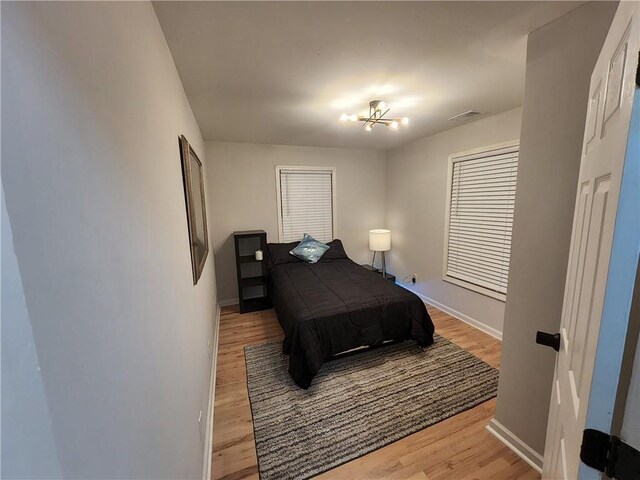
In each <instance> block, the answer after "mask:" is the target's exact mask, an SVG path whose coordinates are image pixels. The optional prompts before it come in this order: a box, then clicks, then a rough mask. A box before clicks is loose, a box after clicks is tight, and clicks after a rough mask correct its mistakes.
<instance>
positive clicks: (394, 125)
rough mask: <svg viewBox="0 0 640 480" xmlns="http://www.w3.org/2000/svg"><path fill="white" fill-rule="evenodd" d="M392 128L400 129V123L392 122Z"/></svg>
mask: <svg viewBox="0 0 640 480" xmlns="http://www.w3.org/2000/svg"><path fill="white" fill-rule="evenodd" d="M391 128H398V122H396V121H395V120H394V121H393V122H391Z"/></svg>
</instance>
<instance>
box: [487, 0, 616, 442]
mask: <svg viewBox="0 0 640 480" xmlns="http://www.w3.org/2000/svg"><path fill="white" fill-rule="evenodd" d="M616 7H617V4H616V3H614V2H597V3H588V4H586V5H583V6H581V7H579V8H577V9H576V10H573V11H572V12H570V13H568V14H567V15H565V16H563V17H561V18H559V19H557V20H555V21H553V22H551V23H549V24H547V25H545V26H544V27H542V28H540V29H538V30H536V31H535V32H533V33H531V34H530V35H529V40H528V47H527V70H526V72H527V73H526V82H525V97H524V104H523V115H522V135H521V141H520V142H521V143H520V162H519V167H518V187H517V190H516V206H515V216H514V230H513V240H512V249H511V267H510V273H509V294H508V296H507V302H506V308H505V322H504V338H503V344H502V345H503V346H502V361H501V368H500V385H499V389H498V402H497V408H496V420H497V421H498V422H500V423H501V424H502V425H503V426H505V427H506V428H507V429H508V430H510V431H511V432H513V433H514V434H515V435H516V436H517V437H519V438H520V439H521V440H522V441H523V442H525V443H526V444H527V445H529V446H530V447H531V448H532V449H533V450H535V451H536V452H538V453H539V454H542V453H543V451H544V443H545V432H546V427H547V417H548V414H549V400H550V399H549V397H550V394H551V384H552V378H553V368H554V364H555V360H556V355H555V352H554V351H553V350H551V349H549V348H545V347H541V346H538V345H536V344H535V333H536V331H537V330H542V331H546V332H551V333H555V332H557V331H558V328H559V324H560V315H561V311H562V300H563V296H564V284H565V275H566V269H567V261H568V255H569V241H570V237H571V224H572V220H573V209H574V203H575V195H576V187H577V179H578V170H579V166H580V156H581V150H582V138H583V132H584V123H585V116H586V108H587V98H588V93H589V81H590V77H591V72H592V70H593V66H594V64H595V62H596V59H597V57H598V54H599V53H600V49H601V47H602V43H603V41H604V37H605V35H606V33H607V31H608V27H609V24H610V23H611V19H612V18H613V14H614V12H615V10H616Z"/></svg>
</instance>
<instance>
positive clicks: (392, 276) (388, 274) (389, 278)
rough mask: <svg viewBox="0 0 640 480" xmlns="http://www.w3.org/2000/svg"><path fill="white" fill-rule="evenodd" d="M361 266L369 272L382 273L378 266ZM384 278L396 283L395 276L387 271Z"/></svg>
mask: <svg viewBox="0 0 640 480" xmlns="http://www.w3.org/2000/svg"><path fill="white" fill-rule="evenodd" d="M362 266H363V267H364V268H366V269H367V270H369V271H370V272H374V273H377V274H378V275H382V270H380V269H379V268H375V267H372V266H371V265H362ZM384 278H386V279H387V280H390V281H392V282H393V283H396V276H395V275H391V274H390V273H389V272H387V273H386V274H385V276H384Z"/></svg>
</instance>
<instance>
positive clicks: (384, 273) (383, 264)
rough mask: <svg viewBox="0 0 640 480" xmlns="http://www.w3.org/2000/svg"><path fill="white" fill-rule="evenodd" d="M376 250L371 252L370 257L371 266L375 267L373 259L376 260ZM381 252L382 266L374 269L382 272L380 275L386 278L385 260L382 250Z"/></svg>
mask: <svg viewBox="0 0 640 480" xmlns="http://www.w3.org/2000/svg"><path fill="white" fill-rule="evenodd" d="M376 253H378V252H376V251H374V252H373V257H372V258H371V266H372V267H373V268H375V261H376ZM380 253H381V254H382V268H381V269H380V268H378V269H376V270H377V271H378V272H382V277H383V278H386V276H387V262H386V258H385V256H384V252H380Z"/></svg>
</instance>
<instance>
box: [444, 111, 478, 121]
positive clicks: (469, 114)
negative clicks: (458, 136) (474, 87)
mask: <svg viewBox="0 0 640 480" xmlns="http://www.w3.org/2000/svg"><path fill="white" fill-rule="evenodd" d="M478 115H482V112H476V111H475V110H468V111H466V112H462V113H459V114H458V115H454V116H453V117H451V118H450V119H449V120H462V119H463V118H471V117H477V116H478Z"/></svg>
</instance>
